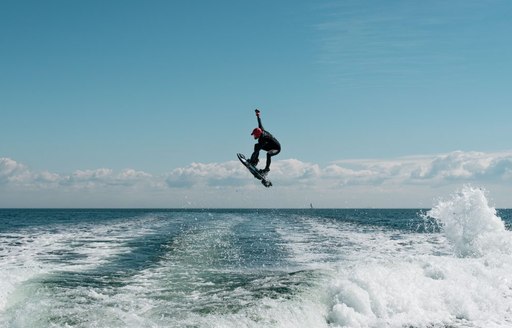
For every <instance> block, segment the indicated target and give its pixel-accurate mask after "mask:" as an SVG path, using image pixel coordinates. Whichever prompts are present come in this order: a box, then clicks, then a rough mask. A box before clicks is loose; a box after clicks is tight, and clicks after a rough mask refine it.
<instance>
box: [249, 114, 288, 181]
mask: <svg viewBox="0 0 512 328" xmlns="http://www.w3.org/2000/svg"><path fill="white" fill-rule="evenodd" d="M255 111H256V117H257V118H258V127H257V128H255V129H254V130H252V133H251V135H252V136H254V139H258V143H257V144H255V145H254V152H253V153H252V155H251V159H250V160H249V163H250V164H252V165H253V166H255V167H256V165H258V162H259V159H258V157H259V155H260V150H261V149H263V150H266V151H267V164H266V165H265V168H264V169H263V170H259V173H260V174H263V175H266V174H267V173H268V172H269V171H270V162H271V157H272V156H275V155H277V154H279V152H281V144H280V143H279V141H277V139H276V138H274V136H273V135H272V134H270V133H269V132H268V131H265V129H264V128H263V125H261V119H260V111H259V110H257V109H256V110H255Z"/></svg>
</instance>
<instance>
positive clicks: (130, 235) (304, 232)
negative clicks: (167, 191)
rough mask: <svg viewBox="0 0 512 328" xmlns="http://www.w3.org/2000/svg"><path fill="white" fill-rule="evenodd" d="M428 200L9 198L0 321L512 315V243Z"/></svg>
mask: <svg viewBox="0 0 512 328" xmlns="http://www.w3.org/2000/svg"><path fill="white" fill-rule="evenodd" d="M479 206H481V207H484V208H485V206H486V204H479ZM426 212H427V210H420V209H393V210H391V209H389V210H388V209H386V210H383V209H343V210H341V209H308V210H286V209H280V210H248V209H240V210H238V209H229V210H219V209H216V210H208V209H205V210H174V209H136V210H132V209H104V210H60V209H40V210H37V209H33V210H26V209H3V210H0V274H1V277H2V279H1V283H0V284H1V285H2V286H1V288H0V326H2V327H339V326H347V327H403V326H407V327H409V326H410V327H426V326H429V327H436V326H439V327H485V325H487V324H491V323H492V324H493V325H494V327H505V326H507V325H510V324H511V323H512V321H511V311H510V308H512V293H511V292H509V291H505V292H504V291H503V290H502V288H503V287H504V286H505V287H510V290H512V283H509V282H508V281H505V280H503V277H504V275H506V274H512V269H511V268H512V256H510V254H508V253H506V252H502V248H501V246H502V245H493V244H492V242H491V243H490V244H489V242H487V244H485V245H484V244H483V241H485V240H487V239H485V238H487V236H486V235H484V234H482V236H481V237H482V238H481V239H482V241H480V240H479V239H478V238H476V237H475V238H476V239H475V240H474V241H473V243H476V241H478V242H482V245H483V246H482V247H484V246H485V250H486V251H488V250H487V249H488V248H489V247H491V249H492V247H494V250H493V251H488V253H484V254H479V255H478V256H476V255H475V256H473V257H466V258H463V257H460V256H458V253H457V252H456V250H455V248H454V245H453V244H452V241H451V239H450V236H447V235H446V233H445V232H444V231H443V227H444V226H445V224H448V225H449V222H450V221H449V220H448V221H446V222H442V221H441V220H439V219H438V218H437V219H434V218H429V217H426V216H425V214H426ZM470 215H471V214H470ZM497 215H498V216H499V218H498V220H501V222H508V223H510V220H511V217H512V212H511V211H510V210H500V211H498V213H497ZM482 220H490V221H492V220H493V218H488V217H483V218H482ZM462 221H463V220H462ZM462 221H461V222H462ZM502 230H503V231H501V230H500V229H498V230H497V231H493V233H494V232H495V233H499V234H500V236H502V238H509V239H510V236H509V235H508V233H509V232H508V231H506V230H505V229H502ZM454 240H455V239H454ZM510 240H512V239H510ZM468 242H469V241H468ZM488 244H489V245H488ZM467 246H468V247H469V246H472V247H473V246H475V245H473V244H471V245H467ZM475 247H476V246H475ZM493 252H494V253H493ZM498 253H499V256H500V261H499V262H498V261H496V262H495V257H494V255H495V254H498ZM476 267H478V268H479V269H478V270H480V271H478V270H477V271H475V268H476ZM500 279H501V280H500ZM470 283H473V284H476V286H475V287H474V291H467V292H466V293H467V294H464V295H462V296H461V295H460V290H464V289H465V286H466V284H470ZM459 289H460V290H459ZM482 291H485V293H483V292H482ZM461 297H462V298H461ZM489 305H493V306H492V307H490V306H489Z"/></svg>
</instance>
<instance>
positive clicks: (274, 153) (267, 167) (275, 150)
mask: <svg viewBox="0 0 512 328" xmlns="http://www.w3.org/2000/svg"><path fill="white" fill-rule="evenodd" d="M280 151H281V149H272V150H269V151H268V152H267V164H266V165H265V168H264V169H263V172H268V171H270V163H271V162H272V159H271V158H272V156H276V155H277V154H279V152H280Z"/></svg>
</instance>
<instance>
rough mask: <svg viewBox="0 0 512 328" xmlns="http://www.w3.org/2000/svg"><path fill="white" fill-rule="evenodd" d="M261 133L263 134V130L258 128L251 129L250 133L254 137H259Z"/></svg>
mask: <svg viewBox="0 0 512 328" xmlns="http://www.w3.org/2000/svg"><path fill="white" fill-rule="evenodd" d="M262 134H263V130H262V129H260V128H256V129H254V130H252V133H251V135H253V136H254V139H258V138H259V137H261V135H262Z"/></svg>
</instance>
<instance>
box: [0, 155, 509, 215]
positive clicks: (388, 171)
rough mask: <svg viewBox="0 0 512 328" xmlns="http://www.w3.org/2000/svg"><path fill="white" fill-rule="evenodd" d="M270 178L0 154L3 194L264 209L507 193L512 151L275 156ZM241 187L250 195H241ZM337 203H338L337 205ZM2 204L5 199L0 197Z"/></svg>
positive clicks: (210, 167) (206, 167)
mask: <svg viewBox="0 0 512 328" xmlns="http://www.w3.org/2000/svg"><path fill="white" fill-rule="evenodd" d="M270 179H271V180H272V181H273V183H274V187H273V188H270V189H265V188H263V187H262V186H261V185H259V183H258V181H256V180H255V179H253V177H252V176H251V174H250V173H249V172H248V171H247V170H246V169H245V168H244V167H243V166H242V165H240V163H239V162H238V161H228V162H224V163H192V164H190V165H188V166H186V167H180V168H176V169H173V170H172V171H170V172H169V173H167V174H163V175H152V174H149V173H147V172H144V171H137V170H134V169H125V170H121V171H115V170H112V169H108V168H99V169H86V170H76V171H74V172H73V173H72V174H59V173H52V172H47V171H43V172H37V171H32V170H30V169H29V168H28V167H26V166H25V165H23V164H20V163H18V162H16V161H15V160H13V159H10V158H0V193H1V194H3V195H8V194H9V192H10V191H16V192H18V193H19V195H21V197H23V195H24V192H28V191H30V192H36V193H37V192H38V191H39V192H45V193H48V194H47V195H51V193H52V191H53V192H54V193H55V195H57V194H60V195H61V196H60V197H62V193H64V194H65V193H69V192H71V193H74V196H75V198H78V197H76V196H80V195H79V193H81V192H82V191H83V192H85V191H88V192H89V193H90V192H91V191H93V192H94V193H97V194H98V195H99V194H103V197H117V198H118V199H122V198H123V197H125V196H126V195H128V194H129V195H130V197H132V199H137V198H140V199H152V200H155V202H156V201H157V200H159V201H161V202H162V205H161V206H176V205H171V204H174V203H172V202H171V203H169V198H171V199H172V200H173V201H176V200H178V199H181V201H182V202H183V203H187V204H191V203H194V202H192V201H191V200H192V199H195V200H196V202H195V204H198V205H197V206H218V207H223V206H227V207H230V205H231V204H234V202H236V201H238V202H242V203H244V202H247V199H248V198H249V199H254V197H255V195H256V194H254V193H253V191H255V190H256V191H265V190H266V191H265V192H263V193H257V195H258V196H257V197H261V199H260V201H261V202H268V204H272V205H269V206H287V205H286V204H292V205H293V204H295V203H294V202H293V201H294V199H295V201H299V200H300V202H301V203H302V202H304V199H305V198H307V199H314V200H315V202H317V203H320V204H322V203H325V204H326V205H325V206H333V207H339V206H343V207H346V206H386V204H388V206H407V204H409V203H410V202H415V200H418V199H421V201H416V203H413V204H411V205H410V206H417V204H424V203H425V202H427V199H431V198H429V197H435V196H436V193H438V192H439V190H444V189H446V188H452V187H455V186H460V184H464V183H475V184H479V185H484V186H485V185H487V189H490V190H492V188H490V187H489V185H493V186H495V187H496V189H499V190H506V188H508V186H509V185H510V182H511V180H512V152H500V153H483V152H462V151H455V152H451V153H448V154H438V155H431V156H425V155H424V156H414V157H400V158H394V159H386V160H382V159H353V160H340V161H335V162H332V163H330V164H328V165H326V166H320V165H318V164H315V163H307V162H302V161H300V160H298V159H284V160H275V161H274V162H273V163H272V170H271V173H270ZM443 188H444V189H443ZM436 190H437V191H436ZM247 192H251V195H250V196H247V195H246V194H245V193H247ZM105 194H106V195H107V196H105ZM265 195H267V196H265ZM268 195H271V197H270V196H268ZM55 197H56V198H58V197H57V196H55ZM98 197H99V196H98ZM244 197H245V198H244ZM265 197H266V198H265ZM269 197H270V198H269ZM300 197H302V198H304V199H300ZM503 197H504V196H503ZM107 200H108V199H107ZM107 200H105V202H106V201H107ZM197 200H201V201H197ZM213 200H215V201H213ZM340 200H342V201H343V203H341V204H340V203H339V201H340ZM56 201H57V202H58V199H56ZM307 202H309V201H307ZM102 204H103V203H102ZM158 204H160V203H158ZM205 204H206V205H205ZM212 204H213V205H212ZM274 204H277V205H274ZM308 204H309V203H308ZM327 204H328V205H327ZM242 205H243V204H242ZM292 205H291V206H292ZM511 205H512V203H511V204H508V205H506V206H511ZM0 206H6V204H5V203H2V202H1V201H0ZM55 206H59V205H58V204H56V205H55ZM91 206H94V205H93V204H92V205H91ZM112 206H115V204H113V205H112ZM152 206H154V204H153V203H152Z"/></svg>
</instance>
